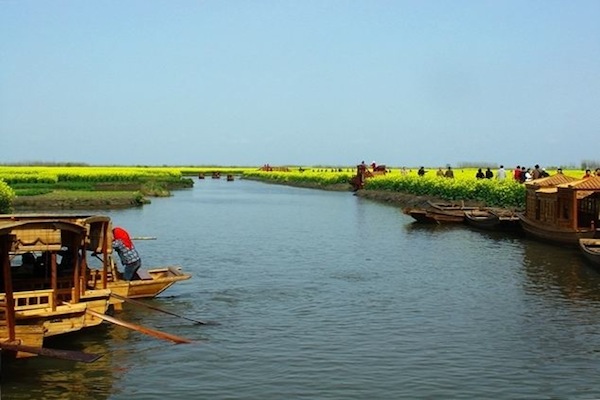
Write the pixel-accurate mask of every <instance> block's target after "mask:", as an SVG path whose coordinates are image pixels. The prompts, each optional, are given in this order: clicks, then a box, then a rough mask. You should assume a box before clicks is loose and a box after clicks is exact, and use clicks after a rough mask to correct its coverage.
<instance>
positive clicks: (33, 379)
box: [1, 325, 127, 399]
mask: <svg viewBox="0 0 600 400" xmlns="http://www.w3.org/2000/svg"><path fill="white" fill-rule="evenodd" d="M123 334H127V332H122V331H119V330H114V329H112V328H111V327H110V326H106V325H100V326H98V327H94V328H92V329H90V330H89V331H86V332H85V333H82V332H75V333H71V334H67V335H61V336H60V337H55V338H47V339H45V340H44V347H47V348H51V349H61V350H75V351H83V352H86V353H93V354H100V355H102V357H100V358H99V359H98V360H96V361H94V362H93V363H82V362H75V361H68V360H60V359H55V358H50V357H43V356H38V357H31V358H25V359H18V360H3V361H2V393H1V394H2V399H33V398H39V399H42V398H43V399H66V398H73V399H84V398H85V399H106V398H107V394H108V393H111V392H113V386H114V384H115V381H118V379H119V375H120V373H119V366H118V362H116V360H117V359H118V358H119V352H118V351H117V352H115V351H114V349H111V348H110V345H109V343H110V342H111V341H112V340H118V339H119V336H122V335H123ZM121 340H125V338H124V337H122V338H121Z"/></svg>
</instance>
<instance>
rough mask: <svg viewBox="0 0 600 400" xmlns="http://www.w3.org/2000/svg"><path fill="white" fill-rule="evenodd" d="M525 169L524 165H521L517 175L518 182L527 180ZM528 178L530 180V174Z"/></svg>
mask: <svg viewBox="0 0 600 400" xmlns="http://www.w3.org/2000/svg"><path fill="white" fill-rule="evenodd" d="M527 171H528V170H527V169H525V167H521V175H519V182H521V183H523V182H525V181H526V180H527ZM529 171H531V169H529ZM529 178H530V180H531V175H530V176H529Z"/></svg>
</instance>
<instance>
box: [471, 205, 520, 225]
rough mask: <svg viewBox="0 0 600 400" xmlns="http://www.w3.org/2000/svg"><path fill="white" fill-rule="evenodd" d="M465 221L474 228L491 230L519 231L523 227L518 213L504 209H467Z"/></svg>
mask: <svg viewBox="0 0 600 400" xmlns="http://www.w3.org/2000/svg"><path fill="white" fill-rule="evenodd" d="M465 222H466V223H467V224H468V225H470V226H472V227H474V228H477V229H483V230H489V231H517V230H519V229H520V228H521V226H520V224H519V217H518V216H517V214H516V213H514V212H511V211H508V210H502V209H492V208H482V209H480V210H467V211H465Z"/></svg>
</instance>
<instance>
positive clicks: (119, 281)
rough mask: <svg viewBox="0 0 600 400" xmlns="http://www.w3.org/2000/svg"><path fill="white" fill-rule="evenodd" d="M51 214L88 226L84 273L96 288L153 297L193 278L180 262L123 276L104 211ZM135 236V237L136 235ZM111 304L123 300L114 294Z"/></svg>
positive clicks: (15, 217)
mask: <svg viewBox="0 0 600 400" xmlns="http://www.w3.org/2000/svg"><path fill="white" fill-rule="evenodd" d="M50 217H51V218H54V219H57V220H61V221H68V222H72V223H76V224H79V225H82V226H84V227H85V229H86V231H85V234H86V236H85V250H86V252H87V256H88V257H86V268H85V270H84V271H83V273H82V277H83V279H85V281H86V282H87V286H88V287H90V288H94V289H109V290H111V291H112V292H113V293H115V294H118V295H120V296H122V297H128V298H152V297H155V296H157V295H159V294H160V293H162V292H164V291H165V290H167V289H168V288H170V287H171V286H172V285H174V284H175V283H176V282H179V281H183V280H187V279H190V278H191V275H190V274H186V273H184V272H183V271H182V268H181V267H180V266H175V265H170V266H164V267H156V268H150V269H144V268H140V269H139V270H138V273H137V274H138V278H139V279H136V280H132V281H126V280H124V279H123V275H122V274H121V272H119V271H118V268H117V266H116V262H115V260H114V253H113V250H112V240H113V238H112V221H111V219H110V217H108V216H105V215H80V214H74V215H67V214H52V215H51V216H50ZM44 218H47V216H44V215H38V214H9V215H0V222H1V221H3V220H11V221H37V220H40V219H44ZM133 239H134V240H136V238H135V237H134V238H133ZM111 304H112V305H113V306H114V308H116V309H120V308H121V306H122V302H121V301H117V300H115V298H114V297H111Z"/></svg>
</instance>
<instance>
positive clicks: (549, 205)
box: [518, 174, 600, 245]
mask: <svg viewBox="0 0 600 400" xmlns="http://www.w3.org/2000/svg"><path fill="white" fill-rule="evenodd" d="M526 190H527V198H526V208H525V212H523V213H519V214H518V216H519V219H520V223H521V226H522V227H523V230H524V231H525V233H526V234H528V235H530V236H532V237H534V238H537V239H541V240H544V241H548V242H554V243H562V244H568V245H577V244H578V243H579V239H584V238H593V237H595V236H596V235H597V234H598V233H597V229H596V228H597V227H598V226H599V223H600V221H599V218H600V215H599V214H600V177H591V178H588V179H582V180H578V179H576V178H572V177H567V176H565V175H561V174H557V175H553V176H551V177H547V178H542V179H536V180H534V181H531V182H527V183H526Z"/></svg>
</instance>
